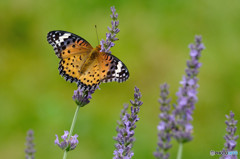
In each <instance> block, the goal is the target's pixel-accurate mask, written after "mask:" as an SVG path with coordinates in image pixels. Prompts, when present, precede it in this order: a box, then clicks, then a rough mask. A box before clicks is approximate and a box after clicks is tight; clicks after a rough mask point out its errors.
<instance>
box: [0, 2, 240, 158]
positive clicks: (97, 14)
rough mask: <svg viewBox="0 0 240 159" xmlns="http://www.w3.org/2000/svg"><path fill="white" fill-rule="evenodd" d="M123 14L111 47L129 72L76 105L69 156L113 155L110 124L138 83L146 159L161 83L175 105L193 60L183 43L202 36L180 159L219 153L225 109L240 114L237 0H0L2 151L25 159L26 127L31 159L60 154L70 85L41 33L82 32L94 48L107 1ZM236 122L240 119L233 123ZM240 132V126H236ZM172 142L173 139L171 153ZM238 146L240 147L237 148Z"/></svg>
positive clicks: (106, 19) (137, 149)
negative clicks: (58, 138) (190, 129)
mask: <svg viewBox="0 0 240 159" xmlns="http://www.w3.org/2000/svg"><path fill="white" fill-rule="evenodd" d="M113 5H114V6H115V7H116V9H117V13H118V14H119V21H120V26H119V28H120V30H121V31H120V33H119V34H118V35H117V36H118V38H119V39H120V40H119V41H117V42H116V46H115V47H113V48H112V52H113V54H114V55H115V56H117V57H118V58H119V59H121V60H122V61H123V62H124V63H125V64H126V65H127V67H128V69H129V71H130V79H129V80H128V81H127V82H124V83H121V84H119V83H108V84H102V85H100V87H101V90H97V91H96V92H95V93H94V94H93V99H92V100H91V102H90V104H88V105H87V106H86V107H84V108H81V109H80V112H79V116H78V120H77V124H76V127H75V130H74V133H77V134H78V135H79V138H78V139H79V145H78V146H77V148H76V150H74V151H72V152H70V153H69V155H68V158H69V159H70V158H84V159H93V158H100V159H101V158H106V159H107V158H112V157H113V151H114V144H115V141H114V140H113V136H116V132H115V128H116V121H117V120H118V119H119V114H120V111H121V109H122V107H123V104H124V103H128V102H129V100H130V99H133V88H134V86H138V87H139V88H140V91H141V92H142V95H143V97H142V100H143V102H144V104H143V105H142V107H141V112H140V113H139V116H140V121H139V122H138V123H137V128H136V131H135V133H136V134H135V137H136V142H135V144H134V148H133V150H134V158H136V159H148V158H149V159H150V158H154V157H153V155H152V154H153V152H154V151H155V148H156V143H157V129H156V126H157V124H158V122H159V119H158V114H159V104H158V98H159V85H160V84H161V83H164V82H168V84H170V92H171V93H170V94H171V98H172V101H173V102H174V103H175V102H176V96H175V93H176V92H177V90H178V87H179V86H180V84H179V81H180V80H181V79H182V76H183V74H184V70H185V67H186V60H187V59H189V49H188V45H189V43H192V42H193V41H194V36H195V35H202V37H203V42H204V44H205V46H206V50H204V51H203V52H202V57H201V59H200V61H201V62H202V63H203V65H202V68H201V69H200V74H199V76H198V77H199V84H200V88H199V89H198V91H199V94H198V98H199V101H198V103H197V104H196V110H195V112H194V116H193V118H194V121H193V125H194V133H193V135H194V140H193V141H192V142H189V143H187V144H185V145H184V148H183V158H196V159H202V158H204V159H205V158H219V156H215V157H210V155H209V152H210V150H216V151H217V150H222V148H223V145H224V142H225V141H224V139H223V136H224V134H225V128H226V125H225V123H224V121H225V114H229V112H230V110H233V111H234V113H235V114H236V119H237V120H239V114H240V109H239V108H240V71H239V69H240V62H239V60H240V51H239V50H240V44H239V42H240V1H238V0H232V1H223V0H199V1H190V0H149V1H137V0H133V1H131V0H130V1H117V0H114V1H100V0H99V1H97V0H89V1H87V0H86V1H79V0H69V1H63V0H58V1H57V0H52V1H49V0H42V1H33V0H1V1H0V65H1V67H0V72H1V78H0V80H1V82H0V88H1V89H0V101H1V111H0V129H1V131H0V136H1V142H0V154H1V158H9V159H15V158H17V159H18V158H19V159H23V158H24V157H25V155H24V149H25V136H26V132H27V130H28V129H30V128H31V129H33V130H34V132H35V134H34V135H35V140H34V142H35V144H36V149H37V152H36V159H43V158H49V159H50V158H62V156H63V152H62V151H61V150H60V149H59V148H58V147H57V146H55V145H54V140H55V134H58V135H62V134H63V131H64V130H69V128H70V124H71V122H72V117H73V114H74V112H75V108H76V105H75V103H74V102H73V100H72V95H73V91H74V90H75V89H76V88H77V86H76V84H74V83H73V84H71V83H69V82H66V81H65V80H64V79H63V78H61V77H60V76H59V74H58V69H57V67H58V62H59V59H58V58H57V57H56V55H55V54H54V51H53V48H52V46H50V45H49V44H48V43H47V40H46V35H47V33H48V32H49V31H51V30H66V31H70V32H73V33H75V34H78V35H80V36H82V37H83V38H85V39H86V40H88V41H89V42H90V43H91V44H92V46H94V47H95V46H96V45H97V44H98V42H97V36H96V32H95V28H94V25H97V26H98V33H99V37H100V40H101V39H105V33H106V31H107V26H110V22H111V18H110V6H113ZM238 127H239V124H238ZM238 133H239V130H238ZM177 148H178V144H177V143H176V142H175V141H173V148H172V149H171V151H170V152H171V157H170V158H176V153H177ZM236 149H237V150H239V149H240V146H239V145H238V146H237V148H236Z"/></svg>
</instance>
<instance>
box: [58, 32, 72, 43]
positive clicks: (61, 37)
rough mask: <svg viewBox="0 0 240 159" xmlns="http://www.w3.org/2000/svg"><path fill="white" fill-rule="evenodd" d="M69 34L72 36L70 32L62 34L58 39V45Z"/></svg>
mask: <svg viewBox="0 0 240 159" xmlns="http://www.w3.org/2000/svg"><path fill="white" fill-rule="evenodd" d="M69 36H71V34H70V33H65V34H63V35H62V36H60V37H59V40H57V41H56V44H57V45H59V46H60V45H61V42H64V39H67V38H68V37H69Z"/></svg>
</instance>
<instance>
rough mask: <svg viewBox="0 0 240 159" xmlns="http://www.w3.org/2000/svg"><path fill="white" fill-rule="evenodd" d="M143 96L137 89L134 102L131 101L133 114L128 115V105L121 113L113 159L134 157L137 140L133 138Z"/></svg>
mask: <svg viewBox="0 0 240 159" xmlns="http://www.w3.org/2000/svg"><path fill="white" fill-rule="evenodd" d="M141 96H142V95H141V93H140V91H139V89H138V88H137V87H135V93H134V101H131V103H132V106H131V114H128V113H127V109H128V105H125V106H124V108H123V110H122V112H121V115H120V121H118V126H117V129H116V131H117V132H118V134H117V136H116V137H114V140H116V141H117V143H116V144H115V148H116V150H115V151H114V153H113V155H114V157H113V159H131V158H132V156H133V155H134V153H133V151H132V147H133V142H134V141H135V138H134V137H133V136H134V129H135V128H136V122H137V121H138V120H139V118H138V113H139V111H140V106H141V105H142V104H143V102H142V101H140V99H141Z"/></svg>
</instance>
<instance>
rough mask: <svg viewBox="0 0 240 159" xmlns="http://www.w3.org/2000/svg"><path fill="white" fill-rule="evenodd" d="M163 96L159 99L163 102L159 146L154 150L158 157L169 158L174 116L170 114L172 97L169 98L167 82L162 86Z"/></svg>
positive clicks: (161, 94)
mask: <svg viewBox="0 0 240 159" xmlns="http://www.w3.org/2000/svg"><path fill="white" fill-rule="evenodd" d="M160 89H161V93H160V96H161V98H160V99H159V103H160V104H161V106H160V110H161V113H160V115H159V118H160V120H161V121H160V122H159V125H158V127H157V129H158V147H157V150H156V152H154V156H155V158H157V159H168V158H169V153H168V152H167V151H168V150H169V149H170V148H171V147H172V145H171V144H170V141H171V137H172V134H171V129H172V126H173V117H172V115H170V109H171V107H170V104H169V103H170V101H171V100H170V99H168V95H169V91H168V89H169V86H168V84H167V83H165V84H163V85H161V86H160Z"/></svg>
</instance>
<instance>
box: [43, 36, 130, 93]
mask: <svg viewBox="0 0 240 159" xmlns="http://www.w3.org/2000/svg"><path fill="white" fill-rule="evenodd" d="M47 40H48V42H49V43H50V44H51V45H52V46H53V48H54V51H55V53H56V55H57V57H58V58H60V59H61V60H60V62H59V67H58V69H59V73H60V75H62V76H63V77H64V78H65V79H66V80H67V81H70V82H76V83H77V84H78V86H79V87H81V88H82V89H84V90H90V89H95V88H96V86H97V85H99V84H100V83H105V82H112V81H116V82H124V81H126V80H127V79H128V78H129V72H128V69H127V67H126V66H125V65H124V64H123V62H122V61H120V60H119V59H118V58H117V57H115V56H113V55H112V54H109V53H105V52H100V50H101V45H99V46H97V47H96V48H93V47H92V46H91V45H90V44H89V43H88V42H87V41H86V40H85V39H83V38H81V37H80V36H77V35H75V34H72V33H69V32H66V31H51V32H49V33H48V36H47Z"/></svg>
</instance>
